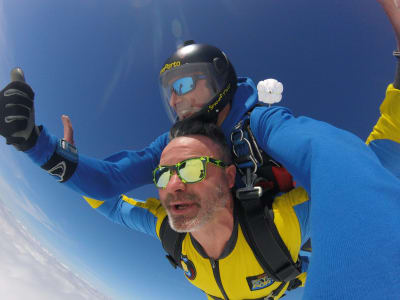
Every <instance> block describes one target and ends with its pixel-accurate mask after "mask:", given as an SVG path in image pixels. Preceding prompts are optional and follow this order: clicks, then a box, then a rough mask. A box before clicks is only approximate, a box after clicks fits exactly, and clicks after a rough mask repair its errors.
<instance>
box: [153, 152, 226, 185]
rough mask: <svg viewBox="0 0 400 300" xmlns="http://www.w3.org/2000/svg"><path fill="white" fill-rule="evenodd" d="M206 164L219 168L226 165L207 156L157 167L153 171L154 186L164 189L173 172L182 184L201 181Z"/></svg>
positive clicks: (204, 174) (204, 175)
mask: <svg viewBox="0 0 400 300" xmlns="http://www.w3.org/2000/svg"><path fill="white" fill-rule="evenodd" d="M207 163H212V164H214V165H216V166H218V167H221V168H225V167H226V164H225V163H224V162H223V161H222V160H218V159H214V158H212V157H209V156H201V157H193V158H189V159H185V160H183V161H181V162H179V163H177V164H176V165H173V166H158V167H157V168H156V169H155V170H154V171H153V181H154V184H155V185H156V186H157V187H158V188H160V189H164V188H166V187H167V185H168V182H169V180H170V179H171V176H172V174H173V172H176V174H178V176H179V178H180V179H181V180H182V182H183V183H196V182H199V181H202V180H203V179H204V178H205V177H206V166H207Z"/></svg>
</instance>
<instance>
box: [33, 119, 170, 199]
mask: <svg viewBox="0 0 400 300" xmlns="http://www.w3.org/2000/svg"><path fill="white" fill-rule="evenodd" d="M168 139H169V138H168V132H166V133H164V134H163V135H161V136H159V137H158V138H157V139H156V140H155V141H154V142H152V143H151V144H150V145H149V146H148V147H146V148H144V149H142V150H140V151H121V152H118V153H116V154H114V155H111V156H109V157H107V158H106V159H104V160H101V159H95V158H91V157H88V156H86V155H82V154H79V162H78V166H77V168H76V170H75V172H74V174H73V175H72V177H71V178H70V179H69V180H68V181H66V182H65V185H67V186H68V187H70V188H72V189H73V190H75V191H77V192H78V193H80V194H83V195H87V196H90V197H93V198H99V199H106V198H111V197H114V196H118V195H120V194H121V193H125V192H127V191H130V190H132V189H134V188H137V187H139V186H143V185H145V184H150V183H152V175H151V174H152V171H153V170H154V169H155V167H156V166H157V165H158V163H159V161H160V156H161V152H162V150H163V149H164V148H165V146H166V145H167V144H168ZM57 142H58V139H57V138H56V137H54V136H53V135H51V134H49V132H48V130H47V129H46V128H45V127H43V129H42V132H41V134H40V136H39V139H38V142H37V143H36V145H35V147H33V148H32V149H31V150H29V151H27V152H26V153H27V154H28V156H29V157H30V158H31V159H32V160H33V161H34V162H35V163H36V164H38V165H40V166H41V165H43V164H44V163H46V162H47V161H48V160H49V159H50V157H51V156H52V154H53V153H54V151H55V148H56V144H57Z"/></svg>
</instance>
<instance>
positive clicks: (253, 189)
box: [236, 186, 263, 200]
mask: <svg viewBox="0 0 400 300" xmlns="http://www.w3.org/2000/svg"><path fill="white" fill-rule="evenodd" d="M262 193H263V191H262V188H261V187H260V186H246V187H244V188H240V189H238V190H237V191H236V197H237V198H238V199H239V200H247V199H255V198H260V197H261V196H262Z"/></svg>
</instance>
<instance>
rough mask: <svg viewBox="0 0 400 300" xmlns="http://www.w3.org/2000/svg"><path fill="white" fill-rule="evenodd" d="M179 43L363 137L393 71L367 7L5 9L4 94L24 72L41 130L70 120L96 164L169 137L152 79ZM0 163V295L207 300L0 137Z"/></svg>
mask: <svg viewBox="0 0 400 300" xmlns="http://www.w3.org/2000/svg"><path fill="white" fill-rule="evenodd" d="M188 39H194V40H196V41H197V42H203V43H208V44H212V45H215V46H217V47H219V48H221V49H222V50H224V51H225V52H226V54H227V55H228V57H229V58H230V60H231V61H232V63H233V64H234V66H235V69H236V71H237V73H238V74H239V75H241V76H249V77H251V78H252V79H253V80H254V81H255V83H257V82H258V81H260V80H264V79H267V78H275V79H277V80H279V81H280V82H282V83H283V86H284V91H283V100H282V102H281V103H280V104H281V105H284V106H287V107H289V108H290V109H291V110H292V111H293V113H294V114H295V115H307V116H310V117H313V118H316V119H319V120H323V121H326V122H329V123H332V124H333V125H335V126H337V127H340V128H343V129H346V130H349V131H351V132H353V133H354V134H356V135H358V136H359V137H360V138H362V139H365V138H366V137H367V136H368V133H369V132H370V130H371V129H372V126H373V125H374V123H375V122H376V120H377V118H378V116H379V104H380V102H381V101H382V100H383V97H384V93H385V88H386V86H387V84H389V83H390V82H391V81H392V80H393V75H394V70H395V59H394V58H393V57H392V55H391V53H392V51H393V50H394V48H395V40H394V37H393V32H392V29H391V26H390V24H389V22H388V20H387V19H386V17H385V15H384V13H383V10H382V9H381V8H380V6H379V5H378V3H377V2H376V1H375V0H364V1H343V0H331V1H320V0H306V1H295V0H279V1H278V0H248V1H239V0H231V1H229V0H203V1H187V0H186V1H184V0H114V1H107V0H69V1H51V0H35V1H30V0H0V66H1V67H0V86H1V87H4V86H5V85H6V84H7V83H8V82H9V72H10V70H11V69H12V68H13V67H15V66H20V67H21V68H22V69H23V70H24V72H25V76H26V80H27V82H28V83H29V84H30V85H31V86H32V88H33V89H34V91H35V110H36V122H37V124H43V125H44V126H46V127H47V128H48V130H49V131H50V132H51V133H53V134H55V135H57V136H59V137H62V134H63V131H62V124H61V120H60V117H61V115H62V114H67V115H69V116H70V118H71V120H72V124H73V126H74V129H75V143H76V145H77V147H78V150H79V152H80V153H84V154H86V155H90V156H92V157H96V158H100V159H101V158H104V157H107V156H109V155H111V154H112V153H115V152H117V151H120V150H124V149H141V148H143V147H144V146H146V145H148V144H149V143H150V142H151V141H153V140H154V138H155V137H157V136H158V135H160V134H162V133H163V132H165V131H166V130H168V129H169V127H170V126H171V122H170V121H169V119H168V117H167V114H166V112H165V110H164V107H163V105H162V101H161V97H160V93H159V89H158V73H159V70H160V68H161V66H162V64H163V62H164V61H165V60H166V59H167V57H168V56H169V55H170V54H171V53H172V52H173V51H174V50H175V49H176V46H177V45H178V44H180V43H181V42H182V41H184V40H188ZM0 157H1V159H0V200H1V201H0V238H1V240H2V243H1V245H0V263H1V265H2V266H7V269H6V268H2V270H1V271H0V298H2V299H5V298H7V299H26V298H28V299H64V298H65V299H67V298H68V299H118V300H119V299H189V298H190V299H192V300H197V299H204V295H203V294H202V292H201V291H199V290H197V289H196V288H195V287H192V286H191V285H190V283H188V282H187V280H186V279H185V277H184V275H183V274H182V272H180V271H178V270H173V269H172V268H171V266H170V264H169V262H168V261H167V260H166V259H165V257H164V252H163V250H162V248H161V246H160V244H159V242H158V241H157V240H156V239H154V238H151V237H148V236H146V235H145V234H142V233H138V232H133V231H128V230H126V229H125V228H122V227H120V226H118V225H115V224H112V223H111V222H109V221H108V220H106V219H104V218H103V217H102V216H101V215H99V214H97V213H96V212H95V211H94V210H93V209H91V208H90V207H89V205H87V203H86V202H85V201H84V200H83V198H82V197H81V196H80V195H78V194H76V193H75V192H73V191H70V190H69V189H68V188H66V187H65V186H63V185H62V184H58V183H56V182H55V181H54V179H53V178H51V177H50V176H49V175H48V174H46V173H45V172H44V171H43V170H41V169H40V168H38V167H37V166H36V165H34V164H33V163H32V162H31V161H30V160H29V159H28V158H27V157H26V156H25V155H24V154H23V153H19V152H17V151H15V149H13V148H12V147H10V146H7V145H5V141H4V139H0ZM338 163H341V162H338ZM128 195H130V196H133V197H135V198H138V199H146V198H147V197H151V196H157V191H156V189H155V188H154V187H153V186H145V187H142V188H140V189H137V190H135V191H131V192H130V193H129V194H128ZM3 241H6V242H3ZM44 274H45V275H44ZM300 294H301V291H297V292H296V293H295V294H292V295H289V296H287V297H285V299H286V300H296V299H300ZM35 297H36V298H35Z"/></svg>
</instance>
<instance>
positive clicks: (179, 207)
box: [170, 203, 198, 214]
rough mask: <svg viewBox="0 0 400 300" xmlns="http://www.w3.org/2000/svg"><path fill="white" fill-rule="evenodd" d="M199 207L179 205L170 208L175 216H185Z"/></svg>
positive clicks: (196, 205) (186, 204)
mask: <svg viewBox="0 0 400 300" xmlns="http://www.w3.org/2000/svg"><path fill="white" fill-rule="evenodd" d="M196 207H198V204H196V203H177V204H173V205H171V206H170V211H171V212H172V213H174V214H184V213H188V212H190V211H191V210H192V209H194V208H196Z"/></svg>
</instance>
